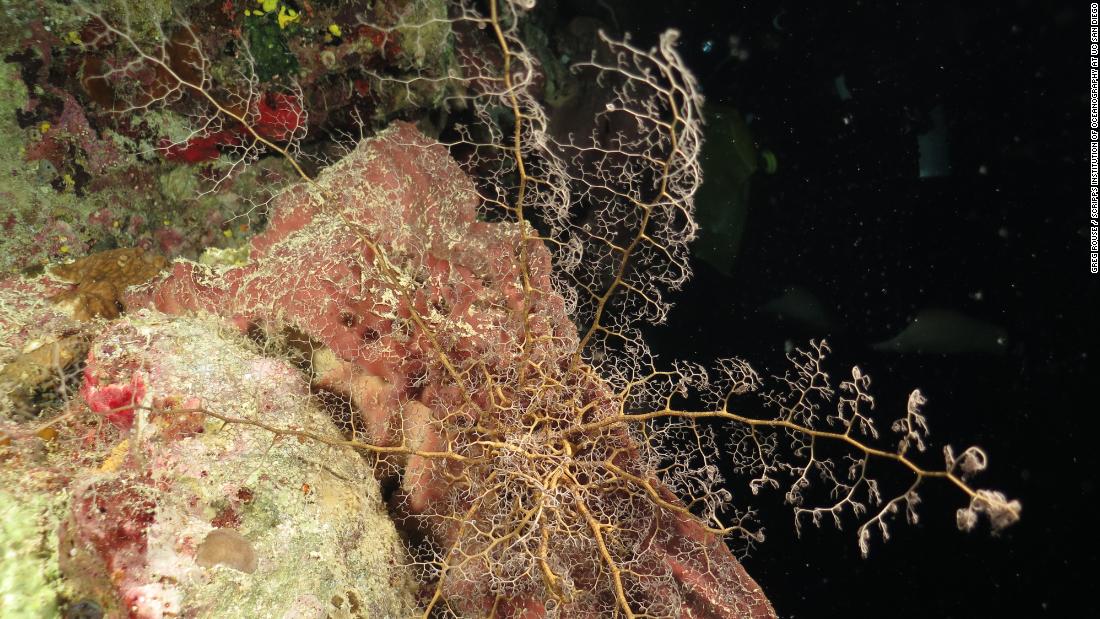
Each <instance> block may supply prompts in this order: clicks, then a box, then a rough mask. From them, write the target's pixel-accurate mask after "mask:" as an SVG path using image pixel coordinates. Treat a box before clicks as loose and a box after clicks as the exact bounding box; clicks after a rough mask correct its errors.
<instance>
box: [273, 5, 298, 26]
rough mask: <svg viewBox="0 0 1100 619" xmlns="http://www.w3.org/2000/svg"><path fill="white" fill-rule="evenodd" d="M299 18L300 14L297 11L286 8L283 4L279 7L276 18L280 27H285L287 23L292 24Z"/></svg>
mask: <svg viewBox="0 0 1100 619" xmlns="http://www.w3.org/2000/svg"><path fill="white" fill-rule="evenodd" d="M301 18H302V16H301V15H299V14H298V11H295V10H294V9H288V8H286V7H285V6H281V7H279V17H278V18H277V19H278V20H279V27H280V28H286V27H287V25H288V24H292V23H294V22H296V21H298V20H300V19H301Z"/></svg>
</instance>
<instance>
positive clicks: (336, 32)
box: [328, 24, 343, 37]
mask: <svg viewBox="0 0 1100 619" xmlns="http://www.w3.org/2000/svg"><path fill="white" fill-rule="evenodd" d="M328 31H329V33H330V34H332V36H334V37H338V36H340V35H341V34H343V31H342V30H340V26H337V25H336V24H329V25H328Z"/></svg>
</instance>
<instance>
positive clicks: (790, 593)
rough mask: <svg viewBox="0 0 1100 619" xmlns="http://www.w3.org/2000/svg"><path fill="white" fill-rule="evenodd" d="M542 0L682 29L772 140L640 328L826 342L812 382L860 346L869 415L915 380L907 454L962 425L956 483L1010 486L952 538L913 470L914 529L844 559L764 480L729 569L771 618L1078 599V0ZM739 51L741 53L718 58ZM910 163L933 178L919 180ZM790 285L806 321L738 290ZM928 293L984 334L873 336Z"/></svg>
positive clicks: (1089, 429)
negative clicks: (972, 526) (967, 476)
mask: <svg viewBox="0 0 1100 619" xmlns="http://www.w3.org/2000/svg"><path fill="white" fill-rule="evenodd" d="M544 4H548V6H544V9H543V10H544V11H546V13H545V14H544V15H550V16H552V17H548V18H547V19H548V20H553V19H556V20H558V23H559V25H560V26H561V27H565V24H567V23H568V22H569V20H570V19H572V18H573V17H576V16H591V17H595V18H597V19H600V20H601V21H603V22H604V23H605V24H610V23H611V22H612V21H617V22H618V24H619V26H620V29H621V30H629V31H631V32H632V33H634V35H635V39H636V41H637V42H638V43H639V44H643V45H646V46H648V45H649V44H651V43H652V42H653V41H654V40H655V36H656V33H657V32H659V31H661V30H663V29H664V28H667V27H676V28H679V29H680V30H681V31H682V32H683V37H682V39H681V46H680V52H681V53H682V54H683V55H684V56H685V58H686V59H687V61H688V63H689V65H690V66H691V68H692V70H693V71H694V72H695V73H696V74H697V75H698V77H699V79H700V82H701V84H702V87H703V90H704V91H705V94H706V96H707V98H708V101H709V102H717V103H721V104H723V105H727V106H731V107H736V108H737V109H738V110H740V111H741V113H742V114H744V115H746V116H748V117H750V118H751V122H750V123H749V128H750V130H751V132H752V135H753V139H754V141H755V142H756V146H757V148H758V150H761V151H763V150H769V151H771V152H773V153H774V154H775V155H776V161H777V163H778V166H777V170H776V172H775V173H774V174H772V175H766V174H761V173H758V174H757V175H756V176H755V177H754V178H753V181H752V186H751V191H750V194H749V195H750V199H749V208H748V211H747V219H746V222H745V228H744V231H743V237H742V244H741V248H740V251H739V253H738V255H737V256H736V258H735V260H733V261H732V262H731V263H730V264H729V265H727V266H728V268H727V269H725V270H727V271H728V273H723V272H722V270H720V269H717V268H715V267H714V266H713V265H711V264H707V263H704V262H699V263H698V264H697V265H696V271H697V275H696V278H695V279H694V281H693V282H692V283H691V284H690V285H689V287H688V288H687V289H685V290H684V291H682V293H680V294H679V295H678V297H677V299H678V306H677V308H676V310H674V312H673V314H672V315H671V316H670V319H669V324H668V325H667V326H666V327H664V328H663V329H655V330H653V332H652V341H654V342H655V344H656V348H657V349H658V350H659V352H660V353H661V355H662V356H663V357H664V358H677V357H680V358H691V359H695V360H699V361H704V362H705V361H707V360H709V359H713V358H715V357H719V356H729V355H737V356H741V357H744V358H746V359H749V360H750V361H752V362H753V363H754V365H756V366H758V367H761V366H763V367H766V368H769V369H771V370H773V371H781V370H782V368H783V347H784V344H785V343H786V342H795V343H799V342H805V341H807V340H808V339H809V338H811V337H822V336H827V337H828V338H829V341H830V343H831V344H832V347H833V349H834V351H835V353H834V355H833V360H834V365H833V370H834V372H833V373H834V376H839V377H843V376H845V375H846V370H845V368H846V367H847V366H850V365H852V364H857V363H858V364H859V365H860V366H861V367H862V368H863V369H864V370H865V371H867V372H869V373H870V374H871V375H872V376H873V377H874V378H875V384H874V392H875V394H876V395H877V396H878V398H879V410H880V411H881V412H882V413H883V415H886V416H887V418H888V419H892V418H893V417H894V416H895V415H896V414H898V413H901V412H903V411H904V403H905V398H906V396H907V394H908V392H909V390H910V389H912V388H913V387H920V388H921V389H922V390H923V392H924V393H925V394H926V395H927V396H928V398H929V405H928V406H927V407H926V412H927V413H928V415H929V418H930V423H931V426H932V431H933V435H932V438H933V440H934V443H935V446H934V447H933V449H934V450H935V453H933V454H932V455H931V457H930V459H929V460H926V461H925V462H926V463H928V464H932V465H934V464H938V463H939V462H942V460H941V459H940V457H939V455H938V454H939V449H940V445H942V442H943V441H946V442H950V443H952V444H954V445H955V446H956V447H962V446H964V445H967V444H970V443H976V444H979V445H982V446H983V447H985V448H986V449H987V450H988V452H989V454H990V455H991V467H990V470H989V471H988V472H987V473H985V474H984V475H983V476H982V477H980V478H978V480H977V484H976V485H978V486H980V487H992V488H996V489H1000V490H1003V491H1005V492H1006V493H1007V494H1008V495H1009V496H1011V497H1016V498H1019V499H1021V500H1022V501H1023V504H1024V511H1023V516H1024V519H1023V521H1022V522H1020V523H1019V524H1018V525H1017V526H1016V527H1014V528H1013V529H1011V530H1009V531H1007V532H1006V533H1005V534H1003V535H1002V536H1000V537H999V538H991V537H990V536H989V535H988V534H987V533H986V532H985V531H984V530H983V531H980V532H979V531H976V532H974V533H970V534H964V533H961V532H959V531H957V530H956V529H955V527H954V512H955V509H957V508H958V507H961V506H963V504H965V500H964V499H963V497H962V495H961V494H960V493H958V492H957V491H956V490H954V489H953V488H948V487H946V486H944V485H939V484H930V485H927V486H926V487H925V489H924V491H923V492H922V497H923V498H924V503H923V504H922V505H921V508H920V513H921V516H922V518H921V522H920V524H919V525H917V526H907V525H904V524H895V525H894V526H893V528H892V533H893V539H892V540H891V541H890V542H889V543H887V544H885V545H883V544H882V543H880V542H877V543H875V544H874V549H873V551H872V557H871V558H870V559H868V560H864V559H861V558H860V557H859V553H858V550H857V547H856V537H855V533H854V528H855V527H854V526H853V525H851V524H850V525H849V526H848V527H847V529H846V530H844V531H841V532H836V531H834V530H832V529H831V528H825V529H822V530H820V531H817V530H814V529H813V528H812V527H810V528H809V529H807V530H806V531H805V533H804V535H803V536H802V539H801V540H798V539H796V538H795V535H794V532H793V526H792V524H791V520H792V518H791V515H790V512H789V508H787V507H785V506H784V505H783V504H782V495H781V494H780V493H772V494H770V495H766V496H761V497H755V498H753V497H751V496H750V495H748V493H747V492H745V491H742V492H741V494H740V497H741V498H742V499H744V500H746V501H748V500H751V501H752V503H753V505H754V506H756V507H758V508H760V509H761V519H762V520H763V522H764V524H765V525H766V529H767V534H768V541H767V542H766V543H765V544H764V545H763V546H762V547H760V548H758V549H757V550H755V551H754V553H753V554H752V556H751V557H750V558H748V559H747V560H746V561H745V564H746V566H747V567H748V569H749V571H750V572H751V573H752V574H753V575H754V576H755V577H756V578H757V579H758V580H759V581H760V583H761V584H762V586H763V587H764V589H765V591H767V593H768V595H769V596H770V597H771V599H772V600H773V602H774V603H775V606H776V609H777V610H778V611H779V613H780V615H781V616H783V617H1067V616H1075V615H1074V614H1071V612H1070V609H1071V607H1072V606H1074V603H1075V602H1082V603H1084V604H1085V606H1084V607H1085V608H1089V607H1092V608H1095V607H1096V604H1095V603H1094V602H1092V601H1091V600H1089V599H1087V598H1086V597H1085V596H1087V594H1088V591H1089V590H1088V589H1086V587H1087V586H1088V585H1086V584H1085V583H1086V577H1085V572H1086V571H1089V570H1091V569H1092V568H1094V567H1095V565H1096V558H1097V554H1096V544H1095V540H1094V538H1095V536H1096V533H1095V531H1096V529H1095V525H1094V521H1095V520H1096V518H1097V516H1096V515H1095V512H1094V511H1092V510H1093V509H1094V507H1093V506H1091V504H1092V503H1094V502H1095V501H1096V487H1095V468H1096V463H1097V458H1096V450H1097V448H1098V445H1100V435H1098V434H1097V433H1096V423H1095V420H1094V419H1095V417H1096V415H1097V414H1098V413H1100V407H1098V406H1097V394H1096V391H1097V389H1098V387H1097V384H1098V381H1097V379H1096V377H1097V373H1096V372H1095V351H1094V347H1095V342H1096V334H1097V329H1096V326H1095V321H1096V320H1097V317H1096V309H1097V302H1096V301H1097V294H1096V293H1097V282H1098V281H1100V280H1098V278H1097V277H1096V276H1092V275H1089V274H1088V255H1087V248H1088V239H1087V225H1088V220H1087V216H1088V211H1087V207H1088V204H1087V188H1086V187H1087V185H1086V183H1087V175H1086V168H1085V161H1086V158H1087V145H1086V140H1087V118H1086V111H1087V97H1086V94H1087V87H1088V82H1087V78H1088V76H1087V72H1088V5H1087V3H1068V4H1067V3H1063V4H1057V3H1048V2H1000V3H986V4H985V5H984V6H983V5H980V4H978V3H975V4H966V5H950V4H945V3H930V2H913V3H908V2H906V3H885V2H883V3H878V2H829V3H814V5H813V6H812V7H811V8H807V7H802V6H796V5H791V4H788V3H771V2H751V3H749V2H744V3H726V2H667V1H664V2H651V1H630V2H627V1H626V0H621V1H611V0H608V1H606V2H602V3H593V2H587V1H586V2H580V1H570V0H563V1H561V2H557V3H544ZM612 11H613V12H614V20H613V19H612V17H611V14H612V13H611V12H612ZM731 35H733V36H735V37H736V40H735V41H733V43H734V45H732V46H731V45H730V43H731V41H730V36H731ZM731 48H732V49H731ZM742 50H743V51H744V52H747V57H744V58H735V59H731V58H729V56H730V54H731V51H732V53H738V52H739V51H742ZM840 75H843V76H844V87H845V88H846V89H847V90H848V94H849V95H850V98H847V97H841V96H840V89H839V88H838V87H837V80H836V78H837V77H838V76H840ZM936 131H938V133H939V136H940V140H939V141H940V144H939V145H938V146H939V147H940V151H939V152H940V155H939V156H937V157H935V158H932V159H929V158H928V157H927V156H926V158H925V160H924V161H922V159H921V149H920V148H919V136H921V135H928V134H929V133H930V132H936ZM944 145H946V149H944V148H942V147H943V146H944ZM936 146H937V145H933V149H935V147H936ZM933 154H934V153H933ZM922 166H923V167H925V168H926V172H927V171H928V170H929V169H930V171H931V173H932V174H933V175H931V176H926V177H924V178H922V177H921V168H922ZM792 285H793V286H799V287H801V288H803V289H806V290H809V291H811V292H812V293H813V294H814V295H815V296H816V297H817V299H818V300H819V301H820V303H821V305H822V307H823V308H825V309H826V310H827V312H828V313H829V314H831V316H832V319H831V321H830V323H829V324H828V325H826V326H816V327H815V326H809V325H806V324H805V323H801V322H799V321H795V320H790V319H784V318H781V317H778V316H776V314H775V313H774V312H768V311H764V310H762V309H761V308H762V306H764V305H766V304H767V303H768V302H769V300H772V299H774V298H776V297H778V296H780V295H781V294H782V293H783V291H784V289H785V288H786V287H789V286H792ZM925 308H941V309H948V310H951V311H953V312H957V313H959V314H962V315H966V316H968V317H969V318H972V319H974V320H976V321H981V322H982V323H984V324H987V325H991V326H994V327H996V328H999V329H1002V330H1003V332H1004V334H1005V339H1004V342H1003V346H1002V349H1001V350H1000V352H983V351H975V352H963V353H958V352H953V353H923V354H918V353H897V352H890V353H887V352H878V351H875V350H873V349H872V348H871V345H872V344H873V343H875V342H880V341H883V340H888V339H890V338H891V337H893V336H894V335H896V334H897V333H898V332H899V331H900V330H901V329H902V328H903V327H904V326H905V325H906V324H907V323H908V322H909V321H910V320H911V319H912V318H913V317H914V316H915V315H916V314H917V313H918V312H919V311H920V310H922V309H925ZM880 423H883V424H884V426H883V429H885V428H886V426H887V425H888V422H887V420H886V419H883V421H882V422H880ZM880 474H881V475H882V477H884V478H886V479H889V478H890V475H889V473H888V472H886V471H885V470H882V469H880ZM906 481H907V479H906V478H904V477H903V478H901V483H905V482H906Z"/></svg>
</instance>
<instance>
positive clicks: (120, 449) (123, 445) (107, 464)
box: [99, 438, 130, 473]
mask: <svg viewBox="0 0 1100 619" xmlns="http://www.w3.org/2000/svg"><path fill="white" fill-rule="evenodd" d="M129 450H130V439H128V438H124V439H122V441H121V442H119V444H118V445H115V447H114V449H112V450H111V453H110V454H109V455H108V456H107V458H106V459H105V460H104V461H103V464H100V465H99V470H100V471H102V472H104V473H113V472H115V471H117V470H118V467H120V466H122V463H123V461H125V460H126V452H127V451H129Z"/></svg>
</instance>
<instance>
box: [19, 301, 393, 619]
mask: <svg viewBox="0 0 1100 619" xmlns="http://www.w3.org/2000/svg"><path fill="white" fill-rule="evenodd" d="M199 359H202V360H204V361H203V365H202V366H201V367H196V360H199ZM85 372H86V375H87V376H88V377H92V376H94V377H96V382H98V383H99V384H100V385H101V389H111V388H115V389H119V390H120V391H121V392H124V393H125V394H126V395H127V397H129V398H130V402H127V405H129V406H130V408H128V409H127V411H128V415H127V416H126V417H125V419H126V421H125V423H123V422H121V421H120V419H121V416H116V417H113V416H112V414H111V412H110V411H106V414H105V415H104V416H105V418H106V419H107V420H109V421H111V422H112V423H111V424H110V425H109V426H106V427H98V426H97V425H96V424H95V422H94V421H90V420H89V419H88V418H87V417H84V416H73V417H72V418H70V419H63V420H62V421H61V422H60V423H58V424H57V426H56V428H57V431H58V433H59V434H60V435H61V437H63V438H60V439H57V440H56V441H55V442H53V443H51V444H52V445H53V447H52V448H51V449H50V450H49V451H48V452H46V453H34V452H33V451H27V450H16V451H11V452H9V453H7V454H6V458H5V462H4V467H3V470H4V476H5V478H8V480H9V481H10V482H11V483H12V484H17V483H18V485H19V486H20V487H22V488H23V489H24V490H26V491H30V492H31V494H30V496H34V497H41V498H36V499H34V501H36V502H31V503H28V504H27V505H26V506H25V507H24V508H22V509H23V511H24V512H28V511H29V513H27V514H26V515H25V516H23V518H24V519H26V518H31V519H35V518H40V519H45V520H46V522H49V521H50V519H51V518H52V519H54V520H53V522H54V524H52V525H49V526H47V527H45V529H46V530H49V529H50V528H54V530H59V531H60V539H59V540H58V541H56V542H54V543H53V544H51V545H52V546H53V549H54V550H52V551H51V552H48V553H44V555H45V556H44V557H43V558H42V559H41V560H42V561H43V563H44V564H45V565H49V564H51V563H52V564H53V565H54V566H59V568H60V573H58V572H57V569H54V570H53V571H52V572H50V571H44V572H43V573H46V574H49V573H53V574H54V577H53V578H54V579H55V580H54V581H53V582H59V581H58V580H57V579H59V578H63V583H64V584H63V585H60V584H57V585H55V587H57V588H58V589H59V590H60V591H61V592H62V593H63V594H64V596H65V597H66V598H67V599H70V600H81V599H90V600H95V601H96V603H97V604H98V605H100V606H101V607H103V608H104V609H105V610H106V611H107V612H108V614H109V615H111V616H130V617H165V616H178V615H195V614H204V615H210V616H226V615H239V616H284V615H288V614H292V615H296V616H324V613H329V614H330V616H339V615H340V613H345V615H344V616H364V617H377V616H405V615H407V614H408V613H410V612H411V609H412V608H413V602H412V598H411V588H410V587H411V583H412V580H411V576H410V575H409V574H407V573H406V572H405V571H404V570H403V569H402V568H400V567H398V565H399V561H396V560H395V557H399V556H400V541H399V539H398V537H397V534H396V532H395V530H394V528H393V524H392V523H391V522H390V520H389V518H388V516H387V515H386V513H385V512H384V511H383V510H382V509H381V499H380V494H379V488H378V484H377V482H375V481H374V478H373V476H372V474H371V471H370V469H369V466H368V465H367V463H365V462H364V461H363V460H362V458H360V457H359V456H358V455H357V454H356V453H355V452H354V451H353V450H351V449H348V448H341V447H335V446H334V447H325V448H323V449H320V450H319V449H317V445H314V444H310V443H302V442H300V441H272V437H271V435H270V434H268V433H267V432H265V431H264V430H262V429H259V428H254V427H249V426H244V425H229V426H224V425H223V424H222V423H221V422H218V421H216V420H213V419H206V418H204V417H202V416H201V415H195V414H192V415H187V414H180V415H163V416H159V417H156V418H152V417H150V416H149V415H147V414H146V413H141V412H138V413H135V412H134V409H133V408H132V406H133V404H134V403H135V402H140V403H144V404H145V405H148V406H152V407H156V408H157V409H158V410H162V411H169V410H172V409H173V408H181V407H186V406H194V405H198V404H200V403H201V404H202V405H205V406H210V407H217V408H218V409H219V410H225V411H231V412H232V414H234V415H238V416H240V417H241V418H242V419H262V420H263V421H264V422H266V423H278V424H284V425H287V426H299V427H309V428H312V429H313V430H314V431H317V432H325V430H323V429H324V428H325V427H326V426H327V427H328V428H330V430H328V432H330V433H331V434H330V436H333V437H337V436H339V435H338V434H336V433H335V428H334V427H333V426H332V425H331V422H330V421H329V420H328V418H327V416H326V415H325V413H324V411H322V410H320V409H319V408H317V406H316V405H315V404H314V403H313V401H312V399H311V398H310V396H309V391H308V385H307V384H306V383H305V382H304V380H303V379H302V377H301V375H300V373H299V372H298V371H297V370H296V369H294V368H293V367H291V366H290V365H288V364H287V363H286V362H285V361H280V360H277V359H272V358H268V357H265V356H263V355H262V354H260V353H259V352H258V351H256V350H255V349H254V347H253V345H252V344H250V343H249V342H248V341H247V340H244V339H242V338H240V337H239V336H234V335H233V334H232V333H230V332H228V331H226V329H225V328H224V327H223V326H220V325H219V323H218V322H215V321H211V320H210V319H202V318H169V317H165V316H162V315H159V314H156V313H139V314H133V315H130V316H128V317H126V318H123V319H120V320H119V321H116V322H115V323H113V324H112V325H111V327H110V328H109V329H108V330H107V331H105V332H103V333H101V334H99V335H98V336H97V337H96V338H95V339H94V342H93V345H92V350H91V354H90V355H89V363H88V367H87V368H86V370H85ZM90 382H91V381H90V380H89V381H86V383H85V389H84V390H83V394H84V396H85V401H81V400H73V401H71V402H70V406H71V407H72V408H73V409H74V410H83V409H82V407H84V406H87V405H91V408H92V410H96V408H97V407H96V406H95V404H94V401H95V397H94V392H95V390H94V389H90V388H88V385H89V384H90ZM134 385H140V389H138V388H133V386H134ZM118 402H119V403H120V406H119V408H121V407H122V406H121V402H122V399H121V398H120V399H119V400H118ZM135 418H136V419H135ZM92 453H101V454H105V457H104V456H99V457H93V460H98V462H97V463H94V462H93V463H87V462H83V461H82V460H83V459H84V458H86V457H88V455H89V454H92ZM88 464H94V466H88ZM21 470H22V471H28V470H37V471H39V473H38V477H39V478H40V479H39V481H37V482H35V483H32V484H28V483H27V482H26V481H21V482H16V481H15V479H12V478H11V476H13V475H18V474H19V471H21ZM13 487H14V486H13ZM59 487H65V488H67V489H68V492H67V495H68V496H67V500H66V499H65V498H62V497H63V496H64V495H57V493H56V489H57V488H59ZM36 488H37V491H36V490H35V489H36ZM49 497H55V498H54V499H52V500H53V501H55V502H56V503H60V504H61V505H67V506H68V507H65V508H64V509H58V507H57V506H54V507H53V509H52V511H48V510H46V509H45V508H44V507H38V508H36V507H35V506H36V505H39V504H41V502H42V501H48V500H50V498H49ZM17 522H18V520H17ZM47 547H49V546H47ZM54 552H56V555H54V554H53V553H54ZM13 569H15V566H13ZM21 595H31V593H30V592H29V590H28V591H27V592H23V593H21ZM42 595H45V594H42ZM353 606H354V607H355V609H356V610H355V611H354V612H353V610H352V608H353Z"/></svg>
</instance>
